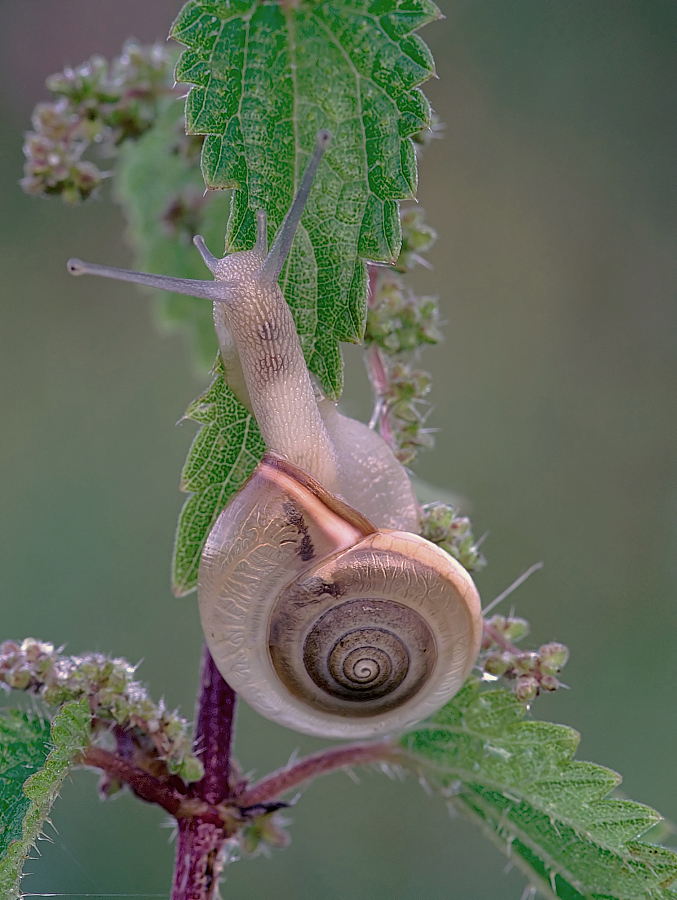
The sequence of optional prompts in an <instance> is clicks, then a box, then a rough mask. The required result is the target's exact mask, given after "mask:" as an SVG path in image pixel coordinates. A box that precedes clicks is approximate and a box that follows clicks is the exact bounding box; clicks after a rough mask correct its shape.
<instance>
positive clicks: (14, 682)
mask: <svg viewBox="0 0 677 900" xmlns="http://www.w3.org/2000/svg"><path fill="white" fill-rule="evenodd" d="M32 679H33V674H32V672H31V670H30V669H28V668H26V667H25V666H17V667H16V668H14V669H10V671H9V672H8V673H7V674H6V675H5V681H6V682H7V684H8V685H9V686H10V687H11V688H14V690H15V691H25V690H26V688H27V687H28V685H29V684H30V683H31V681H32Z"/></svg>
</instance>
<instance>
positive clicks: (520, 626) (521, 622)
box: [504, 617, 530, 641]
mask: <svg viewBox="0 0 677 900" xmlns="http://www.w3.org/2000/svg"><path fill="white" fill-rule="evenodd" d="M529 630H530V626H529V623H528V622H527V620H526V619H520V618H517V617H511V618H509V619H508V621H507V625H506V629H505V632H504V634H505V636H506V637H507V638H508V640H509V641H519V640H520V638H523V637H526V635H527V634H529Z"/></svg>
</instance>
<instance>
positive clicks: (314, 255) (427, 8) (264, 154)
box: [172, 0, 440, 398]
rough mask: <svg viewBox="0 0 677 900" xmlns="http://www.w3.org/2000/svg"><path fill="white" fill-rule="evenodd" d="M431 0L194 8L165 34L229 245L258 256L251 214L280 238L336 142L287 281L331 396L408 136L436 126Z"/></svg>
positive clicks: (199, 2) (209, 2)
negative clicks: (220, 194) (230, 194)
mask: <svg viewBox="0 0 677 900" xmlns="http://www.w3.org/2000/svg"><path fill="white" fill-rule="evenodd" d="M439 16H440V12H439V10H438V9H437V7H436V6H435V4H434V3H433V2H432V0H320V2H317V0H306V2H298V3H290V2H285V3H282V2H280V3H277V2H272V0H264V2H260V0H190V2H188V3H187V4H186V5H185V6H184V8H183V10H182V11H181V13H180V14H179V16H178V18H177V20H176V22H175V23H174V26H173V29H172V37H174V38H175V39H176V40H177V41H179V42H180V43H182V44H184V45H185V46H186V47H187V48H188V49H186V50H185V52H184V53H183V55H182V56H181V58H180V60H179V63H178V65H177V69H176V78H177V80H178V81H182V82H187V83H190V84H192V85H195V87H194V88H193V89H192V90H191V92H190V94H189V96H188V99H187V101H186V124H187V128H188V131H189V133H191V134H203V135H207V137H206V139H205V143H204V149H203V155H202V168H203V173H204V177H205V180H206V182H207V185H208V186H209V187H217V188H230V187H232V188H235V189H236V192H235V195H234V200H233V207H232V213H231V217H230V220H229V222H228V237H227V242H228V246H229V248H230V249H233V250H241V249H248V248H249V247H251V246H252V244H253V242H254V236H255V215H254V214H255V211H256V210H257V209H259V208H264V209H266V211H267V212H268V217H269V222H270V228H271V230H272V232H273V233H274V232H275V231H276V230H277V229H278V228H279V226H280V224H281V222H282V219H283V217H284V215H285V214H286V212H287V210H288V209H289V207H290V205H291V201H292V198H293V195H294V192H295V189H296V186H297V184H298V181H299V176H300V173H301V172H302V171H303V168H304V166H305V163H306V162H307V160H308V156H309V154H310V152H312V150H313V147H314V145H315V136H316V134H317V131H318V130H319V129H320V128H328V129H329V130H330V131H331V132H332V135H333V139H332V143H331V146H330V147H329V150H328V152H327V154H326V157H325V159H324V160H323V162H322V164H321V167H320V170H319V172H318V175H317V179H316V186H315V189H314V191H313V194H312V195H311V198H310V201H309V203H308V206H307V208H306V211H305V213H304V216H303V222H302V225H301V226H300V227H299V232H298V234H297V237H296V240H295V242H294V247H293V249H292V252H291V254H290V258H289V260H288V263H287V266H286V267H285V270H284V272H283V273H282V277H281V282H280V283H281V286H282V289H283V293H284V295H285V298H286V300H287V302H288V303H289V305H290V306H291V308H292V311H293V312H294V316H295V319H296V324H297V328H298V331H299V336H300V338H301V343H302V345H303V348H304V352H305V354H306V360H307V363H308V366H309V368H310V369H311V370H312V371H313V372H315V373H316V374H317V375H318V377H319V378H320V381H321V382H322V385H323V387H324V390H325V391H326V393H327V394H328V395H329V396H331V397H334V398H336V397H338V396H339V395H340V392H341V386H342V363H341V356H340V352H339V345H338V342H339V341H340V340H344V341H353V342H356V341H360V340H361V339H362V335H363V332H364V321H365V314H366V271H365V266H364V263H363V262H362V260H363V259H371V260H382V261H394V260H395V259H396V258H397V256H398V253H399V248H400V243H401V228H400V220H399V214H398V209H397V200H398V199H402V198H406V197H412V196H413V195H414V192H415V190H416V159H415V155H414V146H413V142H412V141H411V135H413V134H415V133H416V132H419V131H421V130H422V129H423V128H425V127H426V126H427V125H428V123H429V121H430V108H429V105H428V102H427V100H426V99H425V97H424V96H423V94H422V93H421V92H420V90H418V85H420V84H421V83H422V82H423V81H425V80H426V79H428V78H429V77H430V76H431V75H432V74H433V72H434V66H433V60H432V57H431V55H430V52H429V50H428V48H427V47H426V45H425V44H424V43H423V41H422V40H421V39H420V38H419V37H418V36H417V35H416V34H415V32H416V31H417V30H418V29H419V28H421V27H422V26H423V25H425V24H426V23H428V22H430V21H432V20H434V19H437V18H439Z"/></svg>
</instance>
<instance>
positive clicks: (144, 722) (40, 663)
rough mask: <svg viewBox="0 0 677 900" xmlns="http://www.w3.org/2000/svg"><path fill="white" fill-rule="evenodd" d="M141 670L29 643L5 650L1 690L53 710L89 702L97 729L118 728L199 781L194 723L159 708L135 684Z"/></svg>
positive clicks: (0, 660)
mask: <svg viewBox="0 0 677 900" xmlns="http://www.w3.org/2000/svg"><path fill="white" fill-rule="evenodd" d="M134 674H135V667H134V666H132V665H130V663H128V662H127V660H125V659H111V658H110V657H108V656H104V655H103V654H101V653H90V654H88V655H86V656H63V655H62V654H61V653H60V652H59V651H58V650H55V649H54V646H53V644H48V643H44V642H42V641H37V640H34V639H33V638H26V640H25V641H23V642H22V643H21V644H18V643H15V642H14V641H5V642H4V643H2V644H0V685H4V686H6V687H7V688H10V689H14V690H19V691H29V692H30V693H33V694H36V695H37V696H38V697H40V699H41V700H43V701H44V702H45V703H46V704H47V705H48V706H61V705H62V704H63V703H67V702H68V701H70V700H79V699H80V698H82V697H87V699H88V701H89V705H90V708H91V710H92V716H93V718H94V721H95V724H100V725H102V726H104V727H106V728H109V727H111V726H112V727H113V728H115V727H117V729H118V730H121V731H120V734H121V737H122V735H124V736H125V739H131V741H132V742H133V744H134V745H135V747H136V748H138V749H140V750H142V751H143V752H144V754H145V756H147V757H153V758H155V759H158V760H161V761H162V762H164V764H165V765H166V767H167V769H168V771H169V772H170V773H171V774H173V775H179V776H180V777H181V778H183V779H184V780H185V781H198V780H199V779H200V778H201V777H202V774H203V768H202V763H201V762H200V760H199V759H198V758H197V757H196V756H194V755H193V753H192V751H191V735H190V731H189V727H188V723H187V722H186V720H185V719H183V718H182V717H181V716H179V714H178V713H177V712H176V711H173V712H171V711H169V710H167V709H166V707H165V705H164V703H163V702H162V701H160V703H154V702H153V701H152V700H151V699H150V697H149V696H148V693H147V691H146V689H145V688H144V686H143V685H142V684H141V683H140V682H138V681H135V680H134Z"/></svg>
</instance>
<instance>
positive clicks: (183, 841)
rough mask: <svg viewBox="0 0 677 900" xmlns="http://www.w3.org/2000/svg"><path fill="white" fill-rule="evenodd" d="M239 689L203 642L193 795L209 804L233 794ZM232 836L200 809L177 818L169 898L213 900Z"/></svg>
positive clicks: (218, 802) (190, 792)
mask: <svg viewBox="0 0 677 900" xmlns="http://www.w3.org/2000/svg"><path fill="white" fill-rule="evenodd" d="M235 700H236V698H235V692H234V691H233V690H232V689H231V688H230V687H229V686H228V685H227V684H226V682H225V681H224V679H223V677H222V676H221V673H220V672H219V671H218V669H217V668H216V666H215V665H214V661H213V660H212V658H211V655H210V653H209V650H208V649H207V647H206V646H205V648H204V651H203V655H202V671H201V674H200V688H199V693H198V699H197V709H196V714H195V747H194V749H195V753H196V755H198V756H199V757H200V758H201V760H202V763H203V765H204V769H205V774H204V777H203V778H202V780H201V781H198V782H197V784H195V785H192V786H191V788H190V791H189V795H190V797H191V798H194V799H196V800H201V801H203V802H204V803H205V804H207V805H208V807H211V806H215V805H217V804H221V803H223V802H224V801H227V800H228V799H229V798H230V797H231V789H230V754H231V744H232V737H233V718H234V714H235ZM229 836H230V832H229V829H228V828H227V827H226V825H225V823H224V822H223V821H221V822H220V824H219V823H215V822H214V821H213V820H212V819H211V817H210V816H208V815H202V813H201V812H199V811H198V812H197V813H196V814H195V815H192V816H190V817H186V818H182V819H180V820H179V834H178V839H177V844H176V861H175V866H174V881H173V884H172V893H171V900H213V898H214V897H215V896H216V891H217V888H218V881H219V875H220V874H221V869H222V861H221V850H222V848H223V844H224V842H225V841H226V840H227V838H228V837H229Z"/></svg>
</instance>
